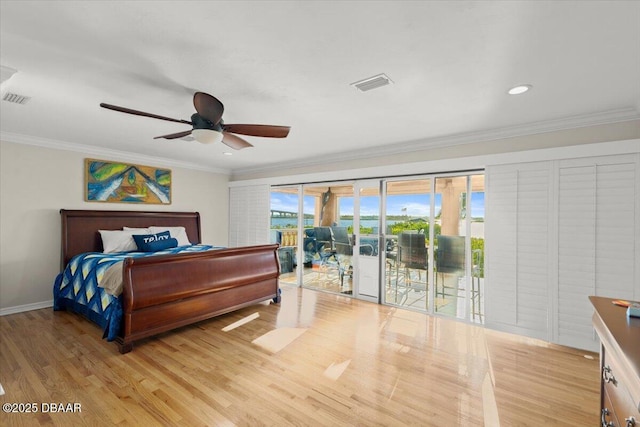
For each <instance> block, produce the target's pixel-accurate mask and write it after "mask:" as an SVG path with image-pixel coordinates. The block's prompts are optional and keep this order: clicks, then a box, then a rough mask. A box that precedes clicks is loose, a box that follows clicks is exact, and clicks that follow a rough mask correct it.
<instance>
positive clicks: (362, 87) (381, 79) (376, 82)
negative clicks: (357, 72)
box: [351, 74, 393, 92]
mask: <svg viewBox="0 0 640 427" xmlns="http://www.w3.org/2000/svg"><path fill="white" fill-rule="evenodd" d="M391 83H393V82H392V81H391V79H390V78H389V77H388V76H387V75H386V74H378V75H377V76H373V77H369V78H368V79H364V80H360V81H358V82H355V83H351V86H353V87H355V88H356V89H358V90H359V91H361V92H366V91H368V90H372V89H377V88H379V87H382V86H386V85H390V84H391Z"/></svg>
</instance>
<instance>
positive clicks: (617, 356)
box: [589, 296, 640, 427]
mask: <svg viewBox="0 0 640 427" xmlns="http://www.w3.org/2000/svg"><path fill="white" fill-rule="evenodd" d="M589 299H590V300H591V303H592V304H593V306H594V308H595V313H594V315H593V326H594V328H595V330H596V332H597V334H598V336H599V337H600V343H601V345H600V369H601V381H600V411H601V412H600V413H601V420H602V426H603V427H607V426H622V427H640V318H635V317H631V318H628V317H627V309H626V308H624V307H619V306H617V305H614V304H613V303H612V301H613V299H612V298H603V297H596V296H591V297H589Z"/></svg>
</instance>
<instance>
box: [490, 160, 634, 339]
mask: <svg viewBox="0 0 640 427" xmlns="http://www.w3.org/2000/svg"><path fill="white" fill-rule="evenodd" d="M639 165H640V155H638V154H630V155H622V156H603V157H592V158H583V159H570V160H558V161H548V162H536V163H520V164H512V165H499V166H489V167H487V169H486V176H487V189H488V197H487V224H486V230H487V234H486V239H487V240H486V245H487V258H486V259H487V265H486V268H487V271H486V273H487V289H486V324H487V326H488V327H492V328H495V329H500V330H505V331H509V332H514V333H519V334H523V335H527V336H531V337H535V338H543V339H546V340H548V341H551V342H555V343H558V344H563V345H569V346H572V347H578V348H584V349H591V350H597V348H598V346H597V342H596V341H595V335H594V332H593V327H592V324H591V317H592V315H593V307H592V306H591V304H590V302H589V299H588V296H589V295H599V296H608V297H612V298H626V299H634V300H639V299H640V225H639V223H640V166H639Z"/></svg>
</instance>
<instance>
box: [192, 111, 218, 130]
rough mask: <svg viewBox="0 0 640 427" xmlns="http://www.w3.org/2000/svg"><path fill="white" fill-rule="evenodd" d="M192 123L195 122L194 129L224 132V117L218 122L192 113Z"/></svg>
mask: <svg viewBox="0 0 640 427" xmlns="http://www.w3.org/2000/svg"><path fill="white" fill-rule="evenodd" d="M191 123H193V128H194V129H211V130H215V131H218V132H222V131H223V128H222V119H220V122H218V123H217V124H213V123H211V122H210V121H209V120H207V119H205V118H204V117H202V116H201V115H200V114H198V113H194V114H192V115H191Z"/></svg>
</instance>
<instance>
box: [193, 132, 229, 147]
mask: <svg viewBox="0 0 640 427" xmlns="http://www.w3.org/2000/svg"><path fill="white" fill-rule="evenodd" d="M191 135H193V137H194V138H195V140H196V141H198V142H200V143H202V144H216V143H218V142H222V132H218V131H215V130H212V129H194V130H193V131H192V132H191Z"/></svg>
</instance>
